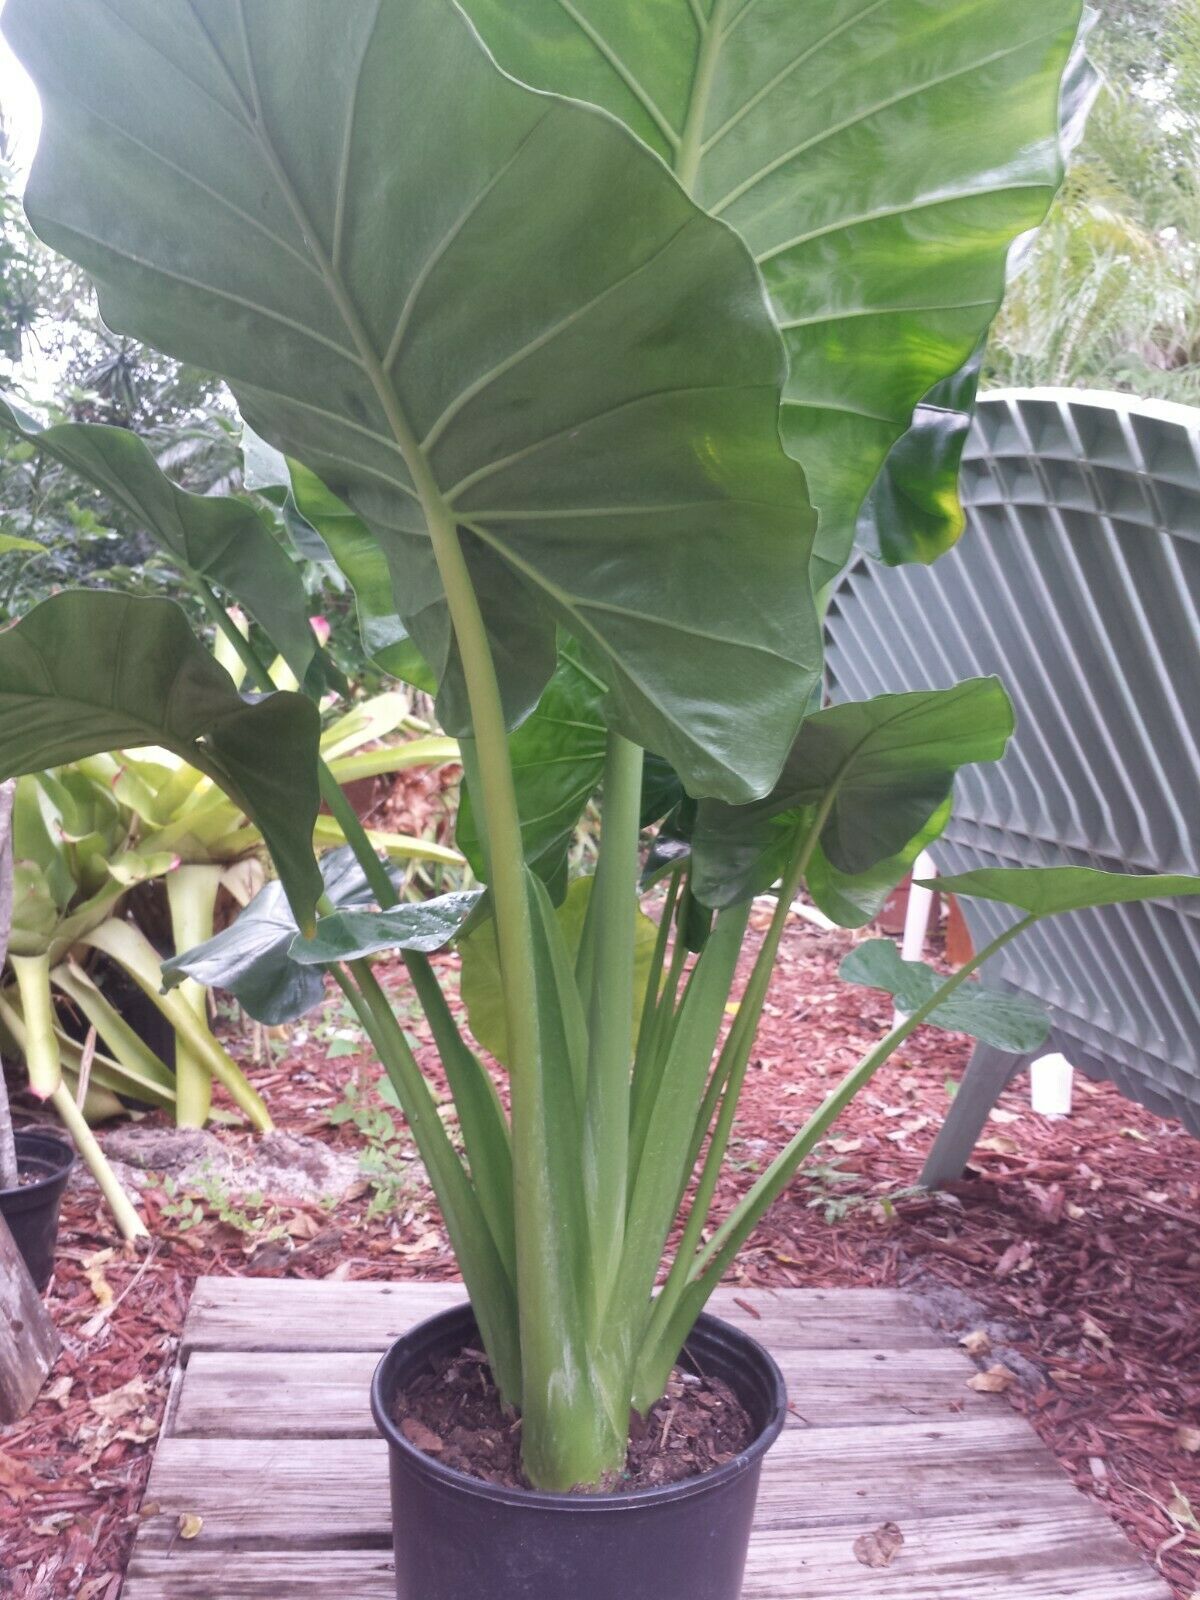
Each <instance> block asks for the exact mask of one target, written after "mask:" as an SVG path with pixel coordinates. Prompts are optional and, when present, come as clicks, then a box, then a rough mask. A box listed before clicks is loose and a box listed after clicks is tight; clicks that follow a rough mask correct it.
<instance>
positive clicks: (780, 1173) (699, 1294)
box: [634, 914, 1040, 1409]
mask: <svg viewBox="0 0 1200 1600" xmlns="http://www.w3.org/2000/svg"><path fill="white" fill-rule="evenodd" d="M1039 920H1040V919H1039V918H1038V917H1037V916H1036V915H1032V914H1031V915H1029V916H1026V917H1023V918H1022V919H1021V920H1020V921H1019V922H1017V923H1014V925H1013V926H1012V927H1011V928H1008V929H1006V930H1005V931H1004V932H1003V933H1002V934H1000V935H999V936H998V937H997V938H995V939H993V940H992V942H991V944H989V945H987V946H986V947H985V948H984V949H983V950H981V951H979V952H978V954H977V955H975V956H973V957H972V958H971V960H970V961H968V962H967V963H966V965H965V966H963V967H960V968H959V970H958V971H957V972H956V973H954V974H953V976H952V977H950V978H948V979H947V980H946V982H945V983H943V984H942V985H941V987H940V988H939V989H938V990H937V991H936V993H935V994H933V995H931V996H930V998H929V999H928V1000H927V1001H926V1002H925V1003H924V1005H922V1006H920V1007H919V1008H918V1009H917V1010H916V1011H914V1012H913V1013H912V1015H911V1016H909V1017H906V1018H905V1019H904V1021H903V1022H902V1023H900V1025H899V1026H898V1027H895V1028H893V1029H892V1030H891V1032H890V1033H888V1034H887V1035H886V1036H885V1037H884V1038H883V1039H881V1040H880V1041H879V1043H878V1044H877V1045H876V1046H875V1047H874V1048H873V1049H872V1050H869V1051H868V1052H867V1054H866V1055H865V1056H864V1057H863V1058H862V1060H861V1061H859V1062H858V1063H857V1065H856V1066H854V1067H852V1068H851V1070H850V1071H849V1072H848V1073H847V1074H846V1076H845V1077H844V1078H843V1079H842V1081H841V1083H839V1084H838V1085H837V1087H836V1088H835V1089H833V1090H832V1091H831V1092H830V1093H829V1094H828V1095H826V1097H825V1099H824V1100H823V1101H822V1102H821V1104H820V1105H819V1106H818V1107H817V1109H816V1111H814V1112H813V1114H812V1116H811V1117H809V1119H808V1120H807V1122H805V1124H804V1126H803V1127H802V1128H801V1129H800V1130H799V1131H798V1132H797V1133H796V1134H795V1135H794V1136H793V1138H792V1139H791V1140H790V1141H789V1142H788V1144H787V1145H786V1146H785V1147H784V1149H783V1150H781V1151H780V1153H779V1154H778V1155H777V1156H776V1157H775V1160H774V1161H773V1162H772V1163H771V1165H770V1166H769V1167H768V1168H767V1170H766V1172H764V1173H763V1174H762V1176H761V1177H760V1178H759V1179H758V1181H757V1182H756V1183H755V1184H754V1186H753V1187H752V1188H751V1189H750V1190H749V1192H748V1193H747V1194H746V1195H744V1196H743V1198H742V1199H741V1201H740V1202H739V1203H738V1205H737V1206H736V1207H735V1208H734V1210H733V1211H732V1212H731V1213H730V1215H729V1216H728V1217H727V1218H726V1219H725V1221H724V1222H723V1223H722V1224H721V1226H720V1228H718V1229H717V1231H716V1233H715V1234H714V1235H713V1237H712V1239H711V1240H710V1241H709V1242H708V1244H707V1245H706V1246H705V1247H704V1249H703V1250H702V1251H701V1252H700V1254H699V1256H698V1257H697V1258H696V1259H695V1261H694V1262H693V1263H692V1266H691V1270H690V1274H689V1279H688V1282H687V1285H686V1287H685V1289H684V1292H683V1293H682V1294H681V1295H680V1296H679V1298H678V1300H677V1302H676V1305H675V1307H674V1308H673V1311H672V1312H671V1314H670V1316H669V1318H668V1320H667V1323H666V1325H665V1326H663V1327H660V1328H659V1329H658V1331H657V1336H656V1338H655V1340H654V1341H653V1342H651V1341H650V1340H649V1339H647V1340H646V1342H645V1343H644V1345H643V1347H642V1353H641V1355H640V1356H639V1358H638V1376H637V1380H636V1382H635V1385H634V1404H635V1407H636V1408H638V1409H641V1407H642V1406H646V1405H652V1404H653V1403H654V1400H655V1399H656V1398H657V1395H658V1394H659V1393H660V1392H661V1388H662V1386H663V1385H664V1384H665V1383H666V1380H667V1377H668V1376H669V1374H670V1371H671V1367H672V1365H673V1364H674V1362H675V1359H676V1357H677V1356H678V1353H679V1350H680V1348H681V1347H682V1345H683V1341H684V1339H686V1337H687V1334H688V1331H689V1330H690V1328H691V1327H692V1325H693V1323H694V1322H695V1320H696V1318H697V1317H698V1316H699V1314H700V1312H701V1311H702V1310H703V1309H704V1305H705V1302H706V1301H707V1300H708V1298H709V1296H710V1295H711V1294H712V1292H713V1290H714V1289H715V1288H716V1287H717V1285H718V1284H719V1283H720V1281H721V1278H722V1276H723V1275H724V1273H725V1270H726V1268H727V1267H728V1266H729V1264H730V1263H731V1261H732V1260H733V1259H734V1257H735V1256H736V1255H737V1253H738V1251H739V1250H740V1249H741V1248H742V1246H743V1245H744V1244H745V1242H746V1240H747V1239H748V1238H749V1236H750V1234H751V1233H752V1232H753V1231H754V1229H755V1228H756V1227H757V1226H758V1223H759V1221H760V1220H761V1218H762V1216H763V1215H764V1213H765V1212H766V1211H767V1210H768V1209H769V1208H770V1206H771V1205H773V1204H774V1202H775V1201H776V1200H777V1199H778V1197H779V1196H780V1195H781V1194H782V1193H783V1191H784V1189H786V1188H787V1186H788V1184H789V1183H790V1182H791V1180H792V1178H793V1177H794V1175H795V1172H796V1169H797V1167H798V1166H799V1165H800V1163H801V1161H803V1159H804V1157H805V1156H806V1155H807V1154H808V1153H809V1151H810V1150H811V1149H812V1148H813V1146H814V1145H815V1144H816V1143H817V1141H818V1140H819V1139H821V1138H823V1137H824V1135H825V1134H826V1133H827V1132H828V1130H829V1128H830V1127H831V1126H832V1124H833V1123H834V1122H836V1120H837V1119H838V1117H839V1116H840V1115H841V1113H842V1112H843V1111H844V1110H845V1108H846V1106H847V1105H849V1103H850V1102H851V1101H852V1100H853V1099H854V1097H855V1095H857V1094H858V1093H859V1091H860V1090H861V1089H863V1088H864V1087H865V1086H866V1085H867V1084H868V1083H869V1082H870V1081H871V1079H872V1078H873V1077H874V1076H875V1073H876V1072H877V1071H878V1070H879V1068H880V1067H881V1066H882V1065H883V1064H884V1062H885V1061H887V1060H888V1059H889V1057H890V1056H891V1055H892V1054H893V1053H894V1052H895V1051H896V1049H897V1048H898V1047H899V1046H900V1045H901V1044H903V1042H904V1040H905V1039H907V1038H908V1036H909V1035H910V1034H911V1033H914V1032H915V1031H916V1029H917V1028H919V1027H920V1026H921V1024H922V1023H923V1022H924V1021H925V1019H926V1018H927V1017H928V1016H930V1015H931V1013H932V1012H934V1011H936V1010H937V1008H938V1006H940V1005H941V1004H942V1003H943V1002H944V1001H946V1000H948V999H949V998H950V996H951V995H952V994H953V993H954V992H955V990H956V989H958V988H959V987H960V986H961V985H962V984H963V983H965V982H966V981H967V979H968V978H969V977H970V976H971V975H972V973H974V972H976V971H977V970H978V969H979V968H980V967H981V966H982V965H983V963H984V962H985V961H987V960H989V959H990V958H991V957H992V956H994V955H995V954H996V953H997V951H999V950H1001V949H1003V948H1004V946H1005V945H1006V944H1008V943H1009V942H1010V941H1011V940H1013V939H1015V938H1017V936H1018V935H1019V934H1021V933H1023V932H1024V931H1025V929H1026V928H1029V927H1031V926H1032V925H1033V924H1034V923H1035V922H1037V921H1039Z"/></svg>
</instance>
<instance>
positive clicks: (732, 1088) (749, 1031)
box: [646, 789, 836, 1398]
mask: <svg viewBox="0 0 1200 1600" xmlns="http://www.w3.org/2000/svg"><path fill="white" fill-rule="evenodd" d="M835 798H836V789H830V791H829V792H828V794H827V795H826V796H825V799H824V801H823V802H822V804H821V806H820V807H819V808H818V810H817V814H816V816H815V817H814V818H813V821H812V823H811V824H810V826H809V827H808V829H807V831H806V832H805V835H804V837H803V839H802V840H801V843H800V847H799V849H798V850H797V851H796V854H795V855H794V857H793V858H792V861H791V862H790V863H789V865H788V869H787V872H786V874H785V876H784V879H783V883H782V884H781V886H780V890H779V898H778V900H777V901H776V903H775V911H774V914H773V916H772V918H771V925H770V927H769V928H768V929H767V933H766V936H765V937H764V939H763V942H762V945H761V946H760V948H759V951H758V955H757V957H756V958H755V962H754V967H753V969H752V970H751V973H750V979H749V982H748V983H747V985H746V989H745V992H744V994H743V995H742V998H741V1002H740V1004H739V1006H738V1013H737V1017H736V1019H735V1021H734V1024H733V1027H732V1028H731V1029H730V1030H729V1036H728V1038H727V1039H726V1041H725V1047H724V1049H723V1050H722V1051H721V1056H720V1059H719V1061H718V1063H717V1068H716V1074H717V1075H718V1076H719V1077H723V1078H724V1080H725V1091H724V1095H723V1097H722V1100H721V1110H720V1114H719V1116H718V1117H717V1125H716V1127H715V1128H714V1129H713V1135H712V1139H711V1141H710V1143H709V1147H708V1153H707V1155H706V1156H705V1160H704V1168H703V1171H702V1172H701V1174H700V1182H699V1184H698V1185H697V1188H696V1195H695V1198H694V1199H693V1201H692V1206H691V1210H690V1211H689V1212H688V1219H687V1223H686V1225H685V1226H684V1230H683V1237H682V1239H681V1240H680V1243H679V1249H678V1251H677V1252H676V1255H675V1260H674V1261H673V1262H672V1263H671V1270H670V1273H669V1274H668V1276H667V1281H666V1283H665V1285H664V1286H663V1289H662V1292H661V1293H660V1294H659V1296H658V1299H657V1300H656V1302H655V1305H654V1312H653V1315H652V1317H651V1321H650V1326H649V1328H648V1329H647V1335H646V1337H647V1341H648V1342H650V1343H653V1342H654V1341H655V1339H656V1337H657V1336H658V1334H659V1333H661V1331H662V1329H663V1328H664V1327H665V1326H666V1324H667V1321H668V1320H669V1318H670V1316H671V1312H672V1310H673V1309H674V1307H675V1305H676V1304H677V1303H678V1299H679V1296H680V1294H681V1293H682V1292H683V1288H684V1285H685V1284H686V1283H687V1281H688V1277H689V1274H690V1269H691V1264H692V1259H693V1257H694V1256H695V1253H696V1249H697V1246H698V1245H699V1243H700V1237H701V1234H702V1233H703V1231H704V1225H705V1223H706V1222H707V1221H708V1213H709V1208H710V1207H711V1205H712V1202H713V1196H714V1195H715V1194H716V1192H717V1183H718V1181H719V1179H720V1176H721V1167H722V1165H723V1163H724V1160H725V1152H726V1150H727V1149H728V1148H729V1136H730V1134H731V1132H732V1131H733V1121H734V1118H735V1116H736V1115H737V1108H738V1102H739V1101H740V1099H741V1094H742V1086H743V1084H744V1083H745V1081H746V1069H747V1067H748V1066H749V1064H750V1054H751V1052H752V1050H753V1049H754V1041H755V1038H756V1037H757V1034H758V1024H759V1021H760V1020H761V1018H762V1010H763V1004H764V1002H765V1001H766V998H767V991H768V990H769V988H770V985H771V978H772V976H773V974H774V970H775V958H776V956H777V955H778V954H779V945H780V941H781V940H782V938H783V931H784V929H785V927H786V926H787V919H788V916H789V915H790V913H791V909H792V901H793V900H794V899H795V898H796V895H797V894H798V892H799V890H800V885H801V884H802V883H803V882H804V874H805V873H806V872H807V871H808V864H809V862H810V861H811V859H812V854H813V851H814V850H815V849H816V847H817V842H818V840H819V839H820V837H821V830H822V829H823V828H824V826H825V824H826V822H827V821H828V820H829V813H830V811H831V810H832V809H833V803H834V800H835ZM706 1129H707V1124H706V1125H705V1130H706ZM701 1137H703V1131H701ZM693 1148H694V1147H693ZM692 1160H693V1162H694V1160H695V1157H694V1156H693V1158H692ZM691 1171H692V1163H689V1165H688V1171H687V1173H685V1175H684V1181H685V1183H686V1181H687V1179H688V1178H689V1177H690V1176H691ZM655 1398H657V1396H656V1397H655Z"/></svg>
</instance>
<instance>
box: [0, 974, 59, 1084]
mask: <svg viewBox="0 0 1200 1600" xmlns="http://www.w3.org/2000/svg"><path fill="white" fill-rule="evenodd" d="M8 959H9V962H10V963H11V965H12V969H13V971H14V972H15V973H16V976H17V992H18V993H19V994H20V996H21V1014H22V1016H23V1017H24V1019H25V1070H26V1071H27V1072H28V1073H29V1087H30V1088H31V1089H32V1090H33V1092H34V1094H35V1095H37V1097H38V1099H39V1100H48V1099H49V1098H50V1096H51V1095H52V1094H53V1093H54V1091H55V1090H56V1089H57V1088H58V1086H59V1084H60V1083H61V1082H62V1056H61V1055H60V1053H59V1048H58V1040H57V1038H56V1037H55V1033H54V999H53V996H52V995H51V993H50V957H49V955H48V954H46V953H43V954H42V955H40V956H13V955H10V956H9V958H8Z"/></svg>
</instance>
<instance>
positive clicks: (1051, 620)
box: [828, 389, 1200, 1134]
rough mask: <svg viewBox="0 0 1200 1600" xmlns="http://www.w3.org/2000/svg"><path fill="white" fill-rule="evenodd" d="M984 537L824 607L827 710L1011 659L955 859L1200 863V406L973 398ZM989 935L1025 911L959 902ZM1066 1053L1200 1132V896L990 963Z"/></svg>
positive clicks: (1059, 925)
mask: <svg viewBox="0 0 1200 1600" xmlns="http://www.w3.org/2000/svg"><path fill="white" fill-rule="evenodd" d="M961 488H962V495H963V501H964V504H965V506H966V508H967V530H966V532H965V533H964V535H963V538H962V540H961V542H960V544H959V545H958V547H957V548H956V549H955V550H954V551H952V552H951V553H950V554H949V555H947V556H945V557H943V558H942V560H941V561H939V562H938V563H937V564H936V565H935V566H933V567H929V568H926V567H903V568H896V569H887V568H883V567H880V566H879V565H877V564H876V563H874V562H871V561H868V560H866V559H865V558H864V559H861V560H858V561H856V562H855V563H854V564H853V565H852V566H851V568H850V569H849V570H848V572H847V573H846V575H845V577H844V579H843V580H842V582H841V584H840V587H839V588H838V590H837V592H836V594H835V596H834V599H833V601H832V604H831V606H830V612H829V627H828V633H829V689H830V693H831V695H832V698H833V699H834V700H844V699H862V698H865V697H867V696H870V695H874V694H881V693H884V692H888V691H895V690H904V689H919V688H941V687H945V686H946V685H948V684H950V683H954V682H956V681H958V680H959V679H961V678H965V677H970V676H973V675H975V674H978V673H993V672H994V673H996V674H997V676H999V677H1000V678H1002V679H1003V681H1004V683H1005V685H1006V686H1007V688H1008V690H1009V693H1010V694H1011V695H1012V698H1013V701H1014V704H1015V706H1016V711H1017V732H1016V736H1015V738H1014V740H1013V744H1012V748H1011V751H1010V754H1009V756H1008V758H1007V759H1006V760H1005V761H1004V762H1002V763H1001V764H999V765H998V766H993V767H986V766H984V767H978V768H974V769H971V770H970V771H968V772H966V773H964V774H963V775H962V776H961V777H960V779H959V783H958V787H957V791H956V800H955V814H954V818H953V821H952V822H951V824H950V826H949V827H948V828H947V830H946V834H945V836H944V838H943V839H942V840H941V841H940V842H939V844H938V845H937V846H936V847H935V849H934V856H935V859H936V860H937V862H938V866H939V869H940V870H941V871H943V872H959V871H965V870H967V869H968V868H971V867H975V866H983V865H988V866H1033V865H1046V864H1050V863H1062V862H1071V863H1075V864H1077V865H1081V866H1095V867H1104V868H1109V869H1115V870H1127V871H1130V870H1140V871H1155V872H1197V871H1200V410H1193V409H1191V408H1190V407H1183V406H1174V405H1167V404H1162V403H1154V402H1144V401H1137V400H1134V399H1132V398H1131V397H1129V396H1125V395H1113V394H1095V393H1090V392H1087V391H1080V390H1053V389H1042V390H1023V391H1016V390H1013V391H1001V392H998V393H993V394H989V395H985V396H984V398H983V399H982V400H981V401H980V404H979V409H978V412H977V415H976V421H975V425H974V427H973V429H972V432H971V437H970V440H969V442H968V445H967V449H966V451H965V453H964V460H963V472H962V483H961ZM963 911H964V913H965V915H966V917H967V921H968V925H969V926H970V929H971V933H972V936H973V937H974V939H975V941H976V943H977V945H978V944H982V943H985V942H986V941H987V940H989V939H991V938H992V937H994V936H995V934H996V933H998V932H999V931H1000V930H1001V929H1002V928H1003V927H1004V926H1006V925H1007V923H1008V922H1009V921H1011V920H1012V913H1010V912H1008V911H1007V910H1006V909H1005V908H1004V907H1001V906H995V905H989V904H988V903H986V902H983V901H970V900H965V901H964V902H963ZM988 975H989V979H990V981H992V982H995V981H997V980H1000V981H1001V982H1002V983H1004V984H1006V985H1008V986H1010V987H1012V988H1015V989H1019V990H1021V991H1022V992H1024V993H1026V994H1030V995H1034V996H1036V997H1037V998H1039V999H1040V1000H1042V1001H1044V1002H1045V1003H1046V1005H1047V1006H1048V1008H1049V1009H1050V1011H1051V1014H1052V1016H1053V1018H1054V1038H1053V1043H1052V1046H1050V1048H1055V1049H1060V1050H1062V1051H1063V1053H1064V1054H1066V1055H1068V1056H1069V1057H1070V1058H1071V1059H1072V1060H1073V1061H1075V1063H1076V1064H1077V1065H1078V1066H1080V1067H1081V1068H1083V1069H1084V1070H1085V1071H1087V1072H1089V1073H1091V1074H1092V1075H1094V1076H1099V1077H1106V1078H1110V1079H1111V1080H1112V1081H1113V1082H1114V1083H1116V1084H1117V1085H1118V1086H1119V1087H1120V1088H1121V1090H1122V1091H1123V1092H1124V1093H1125V1094H1126V1095H1128V1096H1129V1097H1130V1098H1131V1099H1134V1100H1138V1101H1140V1102H1141V1103H1142V1104H1144V1105H1146V1106H1149V1107H1151V1108H1152V1109H1154V1110H1156V1111H1159V1112H1163V1113H1171V1114H1174V1115H1175V1116H1178V1117H1180V1118H1181V1119H1182V1120H1183V1121H1184V1122H1185V1123H1186V1124H1187V1126H1188V1127H1189V1128H1191V1130H1192V1131H1193V1132H1194V1133H1198V1134H1200V908H1198V907H1197V905H1196V903H1195V902H1188V901H1182V902H1173V903H1160V902H1154V903H1150V904H1145V905H1137V906H1125V907H1112V908H1108V909H1105V910H1103V911H1090V912H1080V913H1076V914H1074V915H1072V916H1069V917H1064V918H1059V919H1057V920H1056V921H1053V922H1047V923H1044V924H1041V925H1040V926H1038V927H1037V928H1035V929H1034V930H1032V931H1031V932H1030V933H1029V934H1027V935H1026V936H1025V937H1024V938H1023V939H1022V940H1019V941H1017V942H1016V943H1014V944H1013V945H1011V946H1009V947H1008V948H1007V949H1006V950H1004V951H1003V952H1002V953H1001V954H1000V955H999V956H998V957H996V958H995V959H994V960H993V961H992V962H991V963H990V964H989V970H988Z"/></svg>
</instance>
